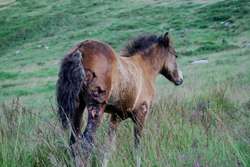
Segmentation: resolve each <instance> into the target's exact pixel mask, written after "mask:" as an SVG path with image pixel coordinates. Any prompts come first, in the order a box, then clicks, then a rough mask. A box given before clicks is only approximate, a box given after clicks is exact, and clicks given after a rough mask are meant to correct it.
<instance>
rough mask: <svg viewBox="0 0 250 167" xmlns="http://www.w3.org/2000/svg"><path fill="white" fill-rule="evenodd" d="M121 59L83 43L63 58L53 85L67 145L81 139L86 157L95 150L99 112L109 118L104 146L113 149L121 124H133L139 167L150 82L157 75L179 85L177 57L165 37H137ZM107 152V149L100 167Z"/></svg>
mask: <svg viewBox="0 0 250 167" xmlns="http://www.w3.org/2000/svg"><path fill="white" fill-rule="evenodd" d="M121 56H122V57H117V56H116V54H115V52H114V50H113V49H112V48H111V47H110V46H109V45H108V44H106V43H103V42H100V41H95V40H85V41H82V42H80V43H78V44H77V45H75V46H74V47H72V48H71V49H70V51H69V52H68V53H67V54H66V55H65V57H64V59H63V61H62V64H61V69H60V73H59V75H58V77H59V79H58V81H57V102H58V113H59V117H60V120H61V122H62V125H63V126H64V127H68V120H69V122H70V124H71V126H72V129H73V132H72V134H71V137H70V144H71V146H72V145H74V144H75V143H76V140H77V139H79V140H81V141H82V142H81V147H82V148H83V153H84V155H85V157H88V155H89V154H90V152H91V150H92V148H93V143H94V141H93V139H94V134H95V133H96V131H97V129H98V127H99V126H100V123H101V120H102V117H103V113H104V112H106V113H109V114H110V126H109V130H108V135H109V139H108V143H110V144H111V145H113V146H115V136H116V130H117V128H118V126H119V123H120V122H121V121H123V120H125V119H127V118H131V119H132V120H133V122H134V136H135V149H136V150H137V153H136V155H138V156H137V157H136V161H137V165H140V155H141V149H142V146H141V132H142V130H143V126H144V124H145V122H146V119H147V116H148V113H149V106H150V103H151V102H152V100H153V98H154V96H155V89H154V85H153V82H154V81H155V79H156V76H157V75H158V74H162V75H164V76H165V77H166V78H167V79H169V80H170V81H171V82H173V83H174V84H175V85H180V84H182V82H183V74H182V72H181V71H180V69H179V68H178V65H177V61H176V58H177V53H176V52H175V50H174V48H173V47H172V46H171V44H170V39H169V36H168V33H166V34H164V35H161V36H158V35H155V34H146V35H141V36H139V37H137V38H135V39H133V41H132V42H131V43H130V44H129V45H127V47H125V49H124V50H123V53H122V55H121ZM85 107H87V109H88V123H87V127H86V128H85V131H84V133H83V135H82V134H81V120H82V115H83V111H84V108H85ZM110 154H111V151H110V150H109V149H108V147H107V149H106V153H105V157H104V164H103V165H104V166H105V165H107V162H108V157H109V156H110Z"/></svg>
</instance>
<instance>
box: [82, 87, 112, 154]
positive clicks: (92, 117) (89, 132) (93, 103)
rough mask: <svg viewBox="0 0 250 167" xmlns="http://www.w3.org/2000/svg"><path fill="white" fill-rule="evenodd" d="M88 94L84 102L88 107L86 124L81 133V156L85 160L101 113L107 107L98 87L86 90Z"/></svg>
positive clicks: (101, 115)
mask: <svg viewBox="0 0 250 167" xmlns="http://www.w3.org/2000/svg"><path fill="white" fill-rule="evenodd" d="M88 94H89V95H88V99H87V100H86V101H87V107H88V123H87V127H86V129H85V131H84V133H83V141H82V147H83V154H84V157H85V158H86V159H87V158H88V157H89V155H90V152H91V151H92V149H93V144H94V134H95V133H96V131H97V129H98V128H99V126H100V124H101V121H102V117H103V113H104V110H105V108H106V106H107V104H106V101H107V95H106V91H104V90H101V88H100V87H96V88H95V89H93V90H88Z"/></svg>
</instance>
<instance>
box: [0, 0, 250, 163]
mask: <svg viewBox="0 0 250 167" xmlns="http://www.w3.org/2000/svg"><path fill="white" fill-rule="evenodd" d="M249 13H250V5H249V2H248V1H243V0H238V1H233V0H230V1H197V0H193V1H190V0H182V1H171V2H165V1H161V0H156V1H147V0H146V1H130V0H129V1H124V0H107V1H106V0H105V1H100V0H96V1H90V0H87V1H78V0H74V1H67V0H60V1H48V0H42V1H38V0H21V1H6V0H3V1H1V2H0V15H1V17H0V50H1V51H0V80H1V82H0V101H1V105H0V143H1V144H0V164H2V166H64V165H66V166H70V165H73V163H74V162H73V159H72V158H71V157H70V152H69V147H68V141H69V131H63V130H62V129H61V127H60V123H59V122H58V120H57V116H56V110H55V106H56V104H55V89H56V81H57V74H58V69H59V66H60V62H61V59H62V57H63V55H64V54H66V53H67V51H68V50H69V49H70V48H71V47H72V46H73V45H75V44H76V43H77V42H78V41H81V40H84V39H96V40H101V41H104V42H106V43H108V44H110V45H111V46H112V47H113V48H114V49H115V51H116V52H117V54H118V55H119V51H120V50H122V47H123V46H124V45H125V43H127V42H128V41H129V39H130V38H131V37H132V36H135V35H138V34H140V33H153V32H156V33H158V34H161V33H165V32H166V31H168V30H169V29H170V28H172V29H174V31H173V32H170V35H171V36H172V39H173V46H174V47H175V48H176V51H177V53H178V54H179V58H178V65H179V67H180V69H181V70H182V72H183V73H184V75H185V79H184V83H183V85H181V86H179V87H175V86H174V85H173V84H172V83H170V82H169V81H168V80H167V79H165V78H164V77H163V76H158V77H157V79H156V82H155V88H156V92H157V96H156V98H155V99H154V102H153V104H152V106H151V109H150V115H149V117H148V120H147V124H146V127H145V130H144V132H143V133H144V134H143V143H144V146H143V154H142V166H194V165H195V164H196V163H199V165H200V166H249V165H250V161H249V159H250V151H249V150H250V137H249V136H250V133H249V132H250V120H249V116H250V110H249V109H250V108H249V104H250V103H249V101H250V96H249V94H250V91H249V90H250V85H249V83H250V77H249V76H250V66H249V64H250V59H249V56H250V50H249V48H244V45H246V44H248V43H250V40H249V39H250V27H249V24H248V23H249V21H250V15H249ZM222 22H224V23H222ZM226 22H231V24H230V25H229V26H224V24H225V23H226ZM44 44H46V45H47V46H49V47H50V49H49V50H44V48H43V47H38V45H41V46H42V45H44ZM17 50H19V51H20V53H19V54H18V55H16V54H15V53H16V51H17ZM201 58H206V59H207V60H208V61H209V62H208V63H206V64H196V65H194V64H189V63H188V62H189V61H193V60H197V59H201ZM17 97H18V99H17ZM13 99H14V100H13ZM207 103H209V105H207ZM201 104H203V106H201ZM204 104H206V107H204ZM85 125H86V112H85V116H84V121H83V129H84V127H85ZM107 126H108V118H107V115H105V116H104V119H103V121H102V125H101V126H100V128H99V130H98V132H97V133H96V135H95V148H96V149H95V150H94V151H93V153H92V156H91V160H90V162H89V163H90V164H92V165H93V166H100V165H101V162H102V159H103V155H104V154H103V146H104V143H105V139H104V136H105V135H106V134H107ZM133 141H134V140H133V126H132V122H131V120H126V121H124V122H122V123H121V126H120V128H119V130H118V134H117V148H116V151H115V152H114V153H113V155H112V157H111V159H110V161H109V166H133V165H134V160H133V156H132V154H133ZM195 145H196V147H194V146H195ZM205 146H206V148H204V147H205ZM184 155H188V157H187V158H186V159H184ZM177 157H178V158H177ZM79 158H80V157H79Z"/></svg>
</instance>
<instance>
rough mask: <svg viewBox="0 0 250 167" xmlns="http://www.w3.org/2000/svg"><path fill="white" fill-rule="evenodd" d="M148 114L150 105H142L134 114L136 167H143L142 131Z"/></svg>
mask: <svg viewBox="0 0 250 167" xmlns="http://www.w3.org/2000/svg"><path fill="white" fill-rule="evenodd" d="M147 113H148V105H147V104H146V103H142V104H141V105H140V107H139V109H138V110H137V112H136V113H134V115H133V117H132V120H133V122H134V144H135V145H134V159H135V160H136V166H141V153H142V138H141V135H142V130H143V128H144V125H145V122H146V118H147Z"/></svg>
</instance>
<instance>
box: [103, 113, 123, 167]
mask: <svg viewBox="0 0 250 167" xmlns="http://www.w3.org/2000/svg"><path fill="white" fill-rule="evenodd" d="M121 121H122V120H121V118H119V117H118V116H117V115H116V114H111V115H110V123H109V130H108V137H107V141H106V143H105V148H104V160H103V164H102V166H103V167H106V166H107V165H108V160H109V157H110V156H111V154H112V152H113V151H114V150H115V147H116V131H117V129H118V126H119V123H120V122H121Z"/></svg>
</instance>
